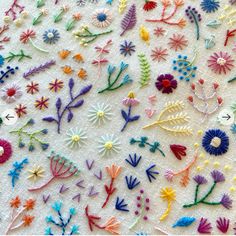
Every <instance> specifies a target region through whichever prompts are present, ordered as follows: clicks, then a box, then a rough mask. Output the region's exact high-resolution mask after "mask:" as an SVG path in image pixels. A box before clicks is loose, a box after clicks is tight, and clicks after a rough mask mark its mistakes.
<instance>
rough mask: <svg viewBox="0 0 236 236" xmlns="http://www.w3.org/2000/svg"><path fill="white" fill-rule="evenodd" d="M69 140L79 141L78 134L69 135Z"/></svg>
mask: <svg viewBox="0 0 236 236" xmlns="http://www.w3.org/2000/svg"><path fill="white" fill-rule="evenodd" d="M71 140H72V141H73V142H79V141H80V136H79V135H77V134H76V135H73V136H72V137H71Z"/></svg>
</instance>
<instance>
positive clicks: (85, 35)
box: [74, 26, 113, 47]
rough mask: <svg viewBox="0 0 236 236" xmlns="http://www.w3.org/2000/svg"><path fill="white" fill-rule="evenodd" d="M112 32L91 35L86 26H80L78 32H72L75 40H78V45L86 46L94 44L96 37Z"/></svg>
mask: <svg viewBox="0 0 236 236" xmlns="http://www.w3.org/2000/svg"><path fill="white" fill-rule="evenodd" d="M111 32H113V30H108V31H104V32H101V33H93V32H91V31H90V30H89V27H88V26H82V27H81V29H80V30H79V31H75V32H74V36H75V38H78V39H80V45H82V46H85V47H86V46H88V45H89V44H90V43H92V42H94V41H95V40H96V39H97V38H98V37H100V36H102V35H106V34H110V33H111Z"/></svg>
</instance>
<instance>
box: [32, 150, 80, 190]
mask: <svg viewBox="0 0 236 236" xmlns="http://www.w3.org/2000/svg"><path fill="white" fill-rule="evenodd" d="M48 159H49V160H50V171H51V174H52V177H51V178H50V179H49V180H48V181H47V182H46V183H45V184H43V185H41V186H39V187H36V188H30V189H28V191H30V192H34V191H38V190H41V189H43V188H44V187H46V186H48V185H49V184H50V183H51V182H52V181H54V180H55V179H67V178H69V177H72V176H77V175H78V174H79V172H80V171H79V169H78V167H77V166H76V165H75V164H74V163H73V162H72V161H70V160H68V159H67V158H65V157H63V156H61V155H59V154H55V153H54V152H53V151H52V152H51V155H50V156H48Z"/></svg>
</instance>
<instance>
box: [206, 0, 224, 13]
mask: <svg viewBox="0 0 236 236" xmlns="http://www.w3.org/2000/svg"><path fill="white" fill-rule="evenodd" d="M219 7H220V4H219V2H217V1H215V0H203V1H202V2H201V8H202V10H203V11H205V12H206V13H211V12H215V11H217V10H218V8H219Z"/></svg>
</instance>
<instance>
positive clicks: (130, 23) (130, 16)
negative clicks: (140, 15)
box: [120, 4, 137, 36]
mask: <svg viewBox="0 0 236 236" xmlns="http://www.w3.org/2000/svg"><path fill="white" fill-rule="evenodd" d="M136 22H137V18H136V6H135V4H133V5H132V6H131V7H130V9H129V11H128V12H127V13H126V15H125V16H124V18H123V20H122V22H121V28H122V29H123V31H122V33H121V34H120V36H122V35H124V33H125V32H126V31H127V30H131V29H133V28H134V26H135V24H136Z"/></svg>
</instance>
